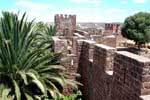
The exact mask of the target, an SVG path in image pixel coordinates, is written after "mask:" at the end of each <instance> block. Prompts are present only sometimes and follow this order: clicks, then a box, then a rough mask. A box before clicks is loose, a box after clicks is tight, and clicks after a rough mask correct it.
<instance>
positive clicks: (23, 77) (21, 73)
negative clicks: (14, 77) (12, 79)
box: [18, 71, 28, 85]
mask: <svg viewBox="0 0 150 100" xmlns="http://www.w3.org/2000/svg"><path fill="white" fill-rule="evenodd" d="M18 74H19V75H20V76H21V77H22V79H23V81H24V83H25V85H27V84H28V81H27V76H26V73H25V72H24V71H19V72H18Z"/></svg>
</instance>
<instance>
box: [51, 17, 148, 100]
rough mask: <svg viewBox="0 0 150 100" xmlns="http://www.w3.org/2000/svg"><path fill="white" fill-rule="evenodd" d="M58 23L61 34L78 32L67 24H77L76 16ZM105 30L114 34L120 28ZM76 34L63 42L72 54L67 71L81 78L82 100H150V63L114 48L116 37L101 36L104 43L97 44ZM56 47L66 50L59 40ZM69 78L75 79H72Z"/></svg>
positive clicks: (109, 27) (88, 35) (107, 25)
mask: <svg viewBox="0 0 150 100" xmlns="http://www.w3.org/2000/svg"><path fill="white" fill-rule="evenodd" d="M55 19H57V20H56V21H55V23H56V25H57V24H58V27H59V28H60V30H63V29H64V28H69V30H72V29H75V28H73V26H75V25H72V27H70V26H67V25H70V24H67V23H68V20H69V19H71V20H70V21H71V23H74V24H75V23H76V22H74V21H76V16H75V15H56V16H55ZM64 20H65V21H66V20H67V21H66V23H65V22H64ZM61 23H63V24H61ZM105 26H106V29H107V30H108V31H111V32H113V31H112V30H116V29H117V28H118V27H120V26H119V24H109V23H108V24H106V25H105ZM70 32H71V31H70ZM74 32H76V33H74V34H72V36H71V35H70V36H69V38H68V37H66V35H67V34H66V35H65V38H64V39H66V40H67V41H68V42H69V44H68V45H69V48H70V49H71V50H72V51H71V52H70V53H71V54H67V57H68V58H69V59H70V61H69V62H66V64H65V67H66V69H67V71H68V72H70V73H73V72H78V73H79V74H80V75H81V77H80V78H78V80H79V81H80V82H81V83H82V84H83V86H82V87H81V91H82V93H83V100H150V98H149V96H148V95H150V59H148V58H145V57H141V56H138V55H135V54H132V53H129V52H127V51H124V49H122V50H119V49H117V48H115V47H116V41H117V40H116V37H114V35H111V34H110V35H109V36H108V34H107V35H106V34H105V35H103V36H99V38H100V41H101V42H99V43H98V42H97V41H94V40H93V39H91V38H89V37H90V34H89V33H87V32H83V31H79V30H76V29H75V31H74ZM92 38H93V37H92ZM100 43H101V44H100ZM60 44H62V45H60ZM114 44H115V45H114ZM55 45H56V46H54V47H55V48H56V49H57V50H59V48H60V47H63V43H61V42H60V40H59V41H58V43H56V44H55ZM57 46H60V47H57ZM117 50H118V51H117ZM70 78H71V79H75V78H76V77H75V76H74V75H70ZM66 90H67V89H66ZM69 91H71V90H69Z"/></svg>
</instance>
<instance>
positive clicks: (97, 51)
mask: <svg viewBox="0 0 150 100" xmlns="http://www.w3.org/2000/svg"><path fill="white" fill-rule="evenodd" d="M114 51H115V49H114V48H111V47H108V46H104V45H95V43H93V42H90V41H84V42H83V45H82V49H81V55H80V60H79V66H78V69H79V73H80V74H81V82H82V83H83V85H84V87H83V88H82V92H83V94H84V96H83V97H84V100H110V89H111V82H112V78H111V77H112V76H111V75H109V74H107V71H111V70H112V66H113V55H114ZM93 53H94V54H93ZM92 55H93V56H92Z"/></svg>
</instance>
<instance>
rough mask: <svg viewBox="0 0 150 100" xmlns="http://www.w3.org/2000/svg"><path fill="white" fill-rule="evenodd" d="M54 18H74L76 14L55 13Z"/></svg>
mask: <svg viewBox="0 0 150 100" xmlns="http://www.w3.org/2000/svg"><path fill="white" fill-rule="evenodd" d="M55 19H58V20H68V19H72V20H74V19H76V15H67V14H56V15H55Z"/></svg>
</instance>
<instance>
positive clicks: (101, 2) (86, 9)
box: [0, 0, 150, 22]
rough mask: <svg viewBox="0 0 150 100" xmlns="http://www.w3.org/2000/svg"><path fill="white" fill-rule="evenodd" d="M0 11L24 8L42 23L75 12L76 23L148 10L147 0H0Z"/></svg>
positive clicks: (118, 19) (121, 17)
mask: <svg viewBox="0 0 150 100" xmlns="http://www.w3.org/2000/svg"><path fill="white" fill-rule="evenodd" d="M1 11H12V12H18V11H21V12H25V11H26V12H27V15H28V16H29V19H34V18H36V21H44V22H53V20H54V15H55V14H76V15H77V21H78V22H123V21H124V19H125V18H126V17H127V16H130V15H133V14H134V13H137V12H139V11H145V12H150V0H0V12H1ZM0 16H1V14H0Z"/></svg>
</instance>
